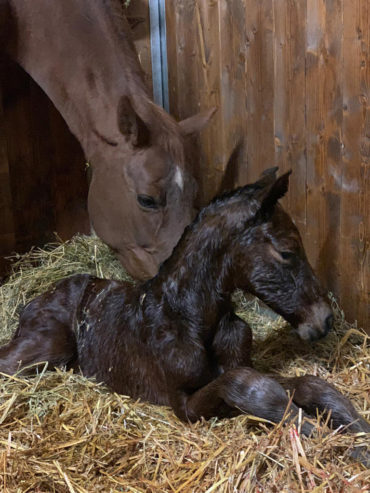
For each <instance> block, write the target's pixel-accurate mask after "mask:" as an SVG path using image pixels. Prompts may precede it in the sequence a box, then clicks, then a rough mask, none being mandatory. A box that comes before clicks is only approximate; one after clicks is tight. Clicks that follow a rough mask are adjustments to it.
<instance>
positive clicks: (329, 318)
mask: <svg viewBox="0 0 370 493" xmlns="http://www.w3.org/2000/svg"><path fill="white" fill-rule="evenodd" d="M333 323H334V317H333V315H332V314H330V315H328V316H327V317H326V319H325V335H326V334H327V333H328V332H329V331H330V330H331V329H332V328H333Z"/></svg>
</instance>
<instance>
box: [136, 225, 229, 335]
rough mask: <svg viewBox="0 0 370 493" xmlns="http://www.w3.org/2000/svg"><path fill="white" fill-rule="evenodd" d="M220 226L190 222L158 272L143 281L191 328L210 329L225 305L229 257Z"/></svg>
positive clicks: (160, 300)
mask: <svg viewBox="0 0 370 493" xmlns="http://www.w3.org/2000/svg"><path fill="white" fill-rule="evenodd" d="M225 241H226V238H223V234H222V227H220V228H215V229H213V230H212V229H207V230H206V228H202V227H200V228H199V225H197V226H196V227H193V226H190V227H189V228H187V230H185V233H184V235H183V237H182V239H181V240H180V242H179V244H178V245H177V247H176V248H175V250H174V252H173V254H172V255H171V257H170V258H169V259H168V260H167V261H166V262H164V264H163V265H162V266H161V268H160V271H159V273H158V275H157V276H156V277H155V278H153V279H151V280H150V281H148V282H147V283H146V284H144V286H143V289H144V292H145V291H147V292H150V293H151V295H152V296H154V298H155V301H156V303H158V304H159V305H161V306H163V307H164V309H165V311H166V312H167V313H168V312H172V313H174V314H175V315H176V317H178V318H179V319H182V320H186V321H188V322H189V323H190V324H191V325H193V327H194V328H197V327H199V328H200V329H202V330H203V331H205V332H206V333H207V332H208V331H209V330H211V329H212V328H213V327H214V325H215V324H216V323H217V322H218V321H219V319H220V317H221V316H222V315H223V313H224V312H225V307H229V304H230V298H231V293H232V291H233V290H234V286H233V282H232V257H231V253H230V250H231V249H230V248H225Z"/></svg>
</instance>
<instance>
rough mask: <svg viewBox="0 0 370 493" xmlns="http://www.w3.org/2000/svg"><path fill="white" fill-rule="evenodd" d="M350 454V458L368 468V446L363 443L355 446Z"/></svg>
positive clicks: (369, 455) (369, 458)
mask: <svg viewBox="0 0 370 493" xmlns="http://www.w3.org/2000/svg"><path fill="white" fill-rule="evenodd" d="M350 455H351V457H352V459H355V461H356V462H361V464H362V465H364V466H365V467H366V469H370V451H369V447H366V446H365V445H363V446H361V447H355V448H354V449H353V450H352V452H351V454H350Z"/></svg>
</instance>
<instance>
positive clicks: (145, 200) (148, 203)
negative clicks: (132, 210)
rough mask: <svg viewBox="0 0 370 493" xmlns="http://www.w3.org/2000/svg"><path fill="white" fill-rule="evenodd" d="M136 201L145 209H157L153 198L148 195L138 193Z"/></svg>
mask: <svg viewBox="0 0 370 493" xmlns="http://www.w3.org/2000/svg"><path fill="white" fill-rule="evenodd" d="M137 201H138V202H139V204H140V205H141V206H142V207H145V209H158V207H159V205H158V204H157V202H156V201H155V199H154V198H153V197H151V196H150V195H138V196H137Z"/></svg>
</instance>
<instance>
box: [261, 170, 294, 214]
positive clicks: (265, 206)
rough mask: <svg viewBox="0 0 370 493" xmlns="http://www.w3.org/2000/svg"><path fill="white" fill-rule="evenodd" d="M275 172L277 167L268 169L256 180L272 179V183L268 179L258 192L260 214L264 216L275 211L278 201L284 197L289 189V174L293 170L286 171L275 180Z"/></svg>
mask: <svg viewBox="0 0 370 493" xmlns="http://www.w3.org/2000/svg"><path fill="white" fill-rule="evenodd" d="M272 170H274V171H272ZM275 172H276V169H275V168H271V171H270V170H266V171H265V175H264V176H263V177H262V178H261V179H260V180H258V182H256V184H259V183H261V182H262V181H263V180H266V181H267V180H272V182H270V183H269V182H268V181H267V183H266V185H265V186H264V187H263V188H262V190H261V191H260V192H259V193H258V199H259V201H260V204H261V206H260V209H259V214H262V216H266V215H267V216H269V215H270V214H271V213H272V212H273V211H274V207H275V205H276V203H277V201H278V200H279V199H281V197H284V195H285V194H286V193H287V191H288V187H289V176H290V174H291V172H292V170H289V171H288V172H287V173H284V174H283V175H281V176H280V177H279V178H278V179H277V180H275Z"/></svg>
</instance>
